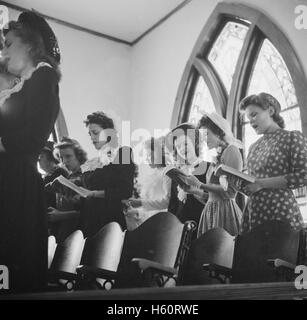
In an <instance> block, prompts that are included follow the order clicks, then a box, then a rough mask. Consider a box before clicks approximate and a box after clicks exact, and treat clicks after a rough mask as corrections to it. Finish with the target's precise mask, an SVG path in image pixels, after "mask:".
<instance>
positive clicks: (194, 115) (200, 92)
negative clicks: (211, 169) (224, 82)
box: [188, 76, 216, 162]
mask: <svg viewBox="0 0 307 320" xmlns="http://www.w3.org/2000/svg"><path fill="white" fill-rule="evenodd" d="M215 110H216V109H215V105H214V102H213V99H212V96H211V93H210V91H209V88H208V86H207V84H206V82H205V81H204V79H203V77H201V76H200V77H199V78H198V81H197V85H196V87H195V91H194V97H193V100H192V104H191V109H190V114H189V118H188V121H189V122H192V123H193V124H195V125H197V124H198V121H199V120H200V118H201V117H202V112H203V111H206V112H208V113H210V112H214V111H215ZM205 139H206V135H205V134H204V132H201V141H202V143H201V147H200V151H201V156H202V158H203V159H204V160H205V161H209V162H210V161H212V158H213V157H214V156H215V155H216V153H215V150H209V149H208V148H207V144H206V143H205Z"/></svg>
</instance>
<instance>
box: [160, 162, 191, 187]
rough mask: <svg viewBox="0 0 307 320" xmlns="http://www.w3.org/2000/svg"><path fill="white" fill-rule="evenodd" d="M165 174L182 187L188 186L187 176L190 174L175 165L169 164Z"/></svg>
mask: <svg viewBox="0 0 307 320" xmlns="http://www.w3.org/2000/svg"><path fill="white" fill-rule="evenodd" d="M164 174H165V175H166V176H168V177H169V178H170V179H172V180H174V181H176V182H177V183H178V185H179V186H180V187H187V186H188V183H187V182H186V178H187V177H188V175H187V174H186V173H185V172H183V171H182V170H180V169H178V168H176V167H175V166H173V165H169V166H167V167H166V168H165V169H164Z"/></svg>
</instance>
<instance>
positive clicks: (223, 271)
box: [203, 263, 232, 277]
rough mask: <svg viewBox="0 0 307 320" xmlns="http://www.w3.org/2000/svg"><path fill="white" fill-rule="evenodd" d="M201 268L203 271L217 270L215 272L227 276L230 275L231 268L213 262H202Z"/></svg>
mask: <svg viewBox="0 0 307 320" xmlns="http://www.w3.org/2000/svg"><path fill="white" fill-rule="evenodd" d="M203 269H204V270H205V271H211V272H217V273H219V274H222V275H225V276H227V277H231V275H232V269H230V268H227V267H224V266H220V265H218V264H215V263H206V264H203Z"/></svg>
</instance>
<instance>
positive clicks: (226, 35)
mask: <svg viewBox="0 0 307 320" xmlns="http://www.w3.org/2000/svg"><path fill="white" fill-rule="evenodd" d="M247 31H248V27H247V26H245V25H243V24H241V23H237V22H228V23H227V24H226V25H225V27H224V29H223V30H222V32H221V33H220V35H219V36H218V38H217V39H216V41H215V43H214V45H213V47H212V49H211V50H210V53H209V55H208V60H209V61H210V62H211V63H212V65H213V67H214V68H215V70H216V71H217V73H218V74H219V76H220V78H221V79H222V81H223V83H224V85H225V88H226V90H227V92H228V93H229V92H230V88H231V83H232V77H233V75H234V72H235V68H236V64H237V61H238V58H239V55H240V51H241V49H242V46H243V42H244V39H245V36H246V34H247Z"/></svg>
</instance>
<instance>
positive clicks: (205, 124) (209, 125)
mask: <svg viewBox="0 0 307 320" xmlns="http://www.w3.org/2000/svg"><path fill="white" fill-rule="evenodd" d="M197 128H199V129H201V128H206V129H210V130H211V131H212V132H213V133H214V134H215V135H216V136H218V137H219V138H220V139H222V140H224V137H225V132H224V131H223V130H222V129H221V128H220V127H218V126H217V125H216V124H215V123H214V122H213V121H212V120H211V119H210V118H209V117H207V116H203V117H202V118H201V119H200V120H199V122H198V124H197Z"/></svg>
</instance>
